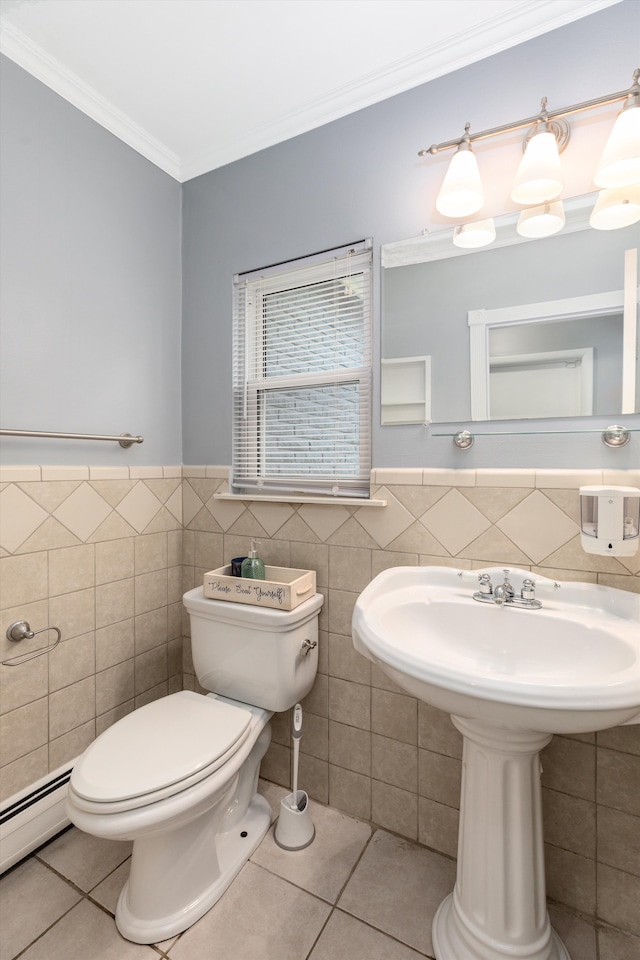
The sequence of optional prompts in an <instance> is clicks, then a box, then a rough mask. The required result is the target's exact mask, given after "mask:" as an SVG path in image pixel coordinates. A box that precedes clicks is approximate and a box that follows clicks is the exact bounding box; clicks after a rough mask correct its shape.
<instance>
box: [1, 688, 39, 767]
mask: <svg viewBox="0 0 640 960" xmlns="http://www.w3.org/2000/svg"><path fill="white" fill-rule="evenodd" d="M47 723H48V717H47V699H46V697H42V698H41V699H40V700H34V702H33V703H27V704H25V706H24V707H18V709H17V710H12V711H11V713H5V715H4V716H3V718H2V725H0V766H4V765H5V764H7V763H12V762H13V761H14V760H17V759H18V758H19V757H23V756H25V755H26V754H28V753H32V752H33V751H34V750H37V748H38V747H41V746H42V745H43V744H45V743H46V742H47V735H48V726H47Z"/></svg>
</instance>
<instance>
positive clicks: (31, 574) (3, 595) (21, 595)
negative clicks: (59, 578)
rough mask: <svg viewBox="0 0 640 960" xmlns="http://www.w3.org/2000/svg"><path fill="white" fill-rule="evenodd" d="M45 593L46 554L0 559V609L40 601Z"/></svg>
mask: <svg viewBox="0 0 640 960" xmlns="http://www.w3.org/2000/svg"><path fill="white" fill-rule="evenodd" d="M47 591H48V583H47V554H46V553H44V552H42V553H32V554H26V555H25V556H22V557H2V558H1V559H0V608H5V607H15V606H17V605H18V604H21V603H33V602H34V601H35V600H42V599H43V598H44V597H46V596H47Z"/></svg>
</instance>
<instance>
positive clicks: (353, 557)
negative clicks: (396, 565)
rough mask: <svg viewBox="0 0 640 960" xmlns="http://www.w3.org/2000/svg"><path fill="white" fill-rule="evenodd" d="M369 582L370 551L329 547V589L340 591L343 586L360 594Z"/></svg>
mask: <svg viewBox="0 0 640 960" xmlns="http://www.w3.org/2000/svg"><path fill="white" fill-rule="evenodd" d="M370 580H371V550H361V549H359V548H357V547H334V546H330V547H329V587H330V588H333V589H335V590H340V589H341V588H342V587H344V585H345V584H348V585H349V589H350V590H354V591H356V592H358V593H359V592H360V591H361V590H364V588H365V587H366V586H367V584H368V583H369V581H370Z"/></svg>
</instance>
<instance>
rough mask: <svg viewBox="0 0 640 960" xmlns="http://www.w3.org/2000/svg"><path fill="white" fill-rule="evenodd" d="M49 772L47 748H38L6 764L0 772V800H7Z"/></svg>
mask: <svg viewBox="0 0 640 960" xmlns="http://www.w3.org/2000/svg"><path fill="white" fill-rule="evenodd" d="M48 770H49V748H48V746H46V745H45V746H42V747H38V749H37V750H34V751H32V753H27V754H25V756H24V757H20V758H19V759H18V760H14V761H13V763H8V764H7V765H6V766H4V767H2V770H1V771H0V773H1V776H0V799H1V800H2V801H5V800H7V799H8V798H9V797H13V796H14V794H16V793H18V792H19V791H20V790H24V789H25V788H26V787H28V786H30V785H31V784H32V783H35V782H36V781H37V780H40V778H41V777H44V776H45V774H46V773H47V772H48Z"/></svg>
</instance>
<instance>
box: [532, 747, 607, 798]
mask: <svg viewBox="0 0 640 960" xmlns="http://www.w3.org/2000/svg"><path fill="white" fill-rule="evenodd" d="M541 760H542V784H543V786H546V787H550V788H551V789H552V790H559V791H560V793H568V794H570V795H571V796H573V797H582V799H583V800H595V798H596V751H595V747H593V746H590V745H589V744H585V743H579V742H578V741H577V740H570V739H569V738H568V737H554V738H553V740H552V741H551V743H550V744H549V745H548V746H547V747H545V748H544V750H543V751H542V754H541Z"/></svg>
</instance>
